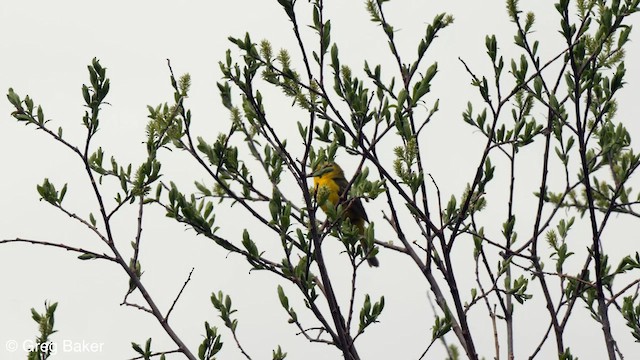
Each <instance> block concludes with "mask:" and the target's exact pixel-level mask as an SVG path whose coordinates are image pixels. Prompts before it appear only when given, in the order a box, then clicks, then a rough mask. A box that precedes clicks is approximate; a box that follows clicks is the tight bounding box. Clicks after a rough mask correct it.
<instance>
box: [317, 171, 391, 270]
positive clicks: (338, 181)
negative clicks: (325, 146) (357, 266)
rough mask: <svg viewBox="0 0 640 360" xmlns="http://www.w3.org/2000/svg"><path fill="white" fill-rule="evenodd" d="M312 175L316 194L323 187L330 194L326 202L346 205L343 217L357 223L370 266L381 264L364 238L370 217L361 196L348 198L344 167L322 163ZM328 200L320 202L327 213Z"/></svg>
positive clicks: (361, 242)
mask: <svg viewBox="0 0 640 360" xmlns="http://www.w3.org/2000/svg"><path fill="white" fill-rule="evenodd" d="M310 176H313V185H314V188H315V189H314V191H315V192H316V194H317V193H318V192H319V191H320V190H321V189H323V190H322V191H326V192H327V194H328V196H327V200H326V202H330V203H331V204H332V205H333V206H334V207H337V206H338V205H342V206H343V207H344V209H343V215H342V217H343V219H349V221H350V222H351V224H352V225H355V226H356V228H357V229H358V234H359V235H360V244H361V245H362V251H363V253H364V255H365V257H366V259H367V263H369V265H370V266H375V267H377V266H379V265H380V262H379V261H378V258H376V257H375V255H371V251H372V250H373V249H372V248H370V247H369V246H368V245H367V243H366V241H365V238H364V237H365V227H364V223H365V221H366V222H368V221H369V218H368V217H367V213H366V212H365V211H364V207H363V206H362V201H360V199H359V198H351V199H347V194H346V193H345V192H346V190H347V187H348V185H349V182H348V181H347V179H345V177H344V171H342V168H341V167H340V166H339V165H338V164H336V163H335V162H327V163H321V164H320V165H318V166H317V167H316V168H315V169H314V172H313V173H312V174H311V175H310ZM326 202H325V203H324V204H320V208H321V209H322V211H324V212H325V213H327V204H326Z"/></svg>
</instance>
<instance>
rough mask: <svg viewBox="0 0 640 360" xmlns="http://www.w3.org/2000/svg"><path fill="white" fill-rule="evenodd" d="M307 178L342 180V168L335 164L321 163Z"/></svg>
mask: <svg viewBox="0 0 640 360" xmlns="http://www.w3.org/2000/svg"><path fill="white" fill-rule="evenodd" d="M309 177H314V178H325V179H336V178H343V177H344V172H343V171H342V168H341V167H340V166H339V165H338V164H336V163H335V162H323V163H320V164H318V166H316V167H315V169H314V170H313V173H311V174H309Z"/></svg>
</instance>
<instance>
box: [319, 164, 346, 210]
mask: <svg viewBox="0 0 640 360" xmlns="http://www.w3.org/2000/svg"><path fill="white" fill-rule="evenodd" d="M313 185H314V186H315V188H316V191H317V192H320V191H327V192H328V194H329V196H328V197H327V201H328V202H331V204H333V206H336V205H337V204H338V203H339V202H340V185H338V183H336V182H335V181H334V180H333V177H332V173H331V172H330V173H326V174H323V175H321V176H316V177H314V178H313ZM323 189H326V190H323ZM321 208H322V210H323V211H327V205H326V204H323V205H322V206H321Z"/></svg>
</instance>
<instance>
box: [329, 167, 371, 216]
mask: <svg viewBox="0 0 640 360" xmlns="http://www.w3.org/2000/svg"><path fill="white" fill-rule="evenodd" d="M333 180H334V181H335V182H336V184H338V187H339V188H340V202H342V203H344V202H346V200H347V194H345V190H346V189H347V186H348V185H349V182H348V181H347V179H345V178H343V177H341V178H334V179H333ZM349 203H350V204H349V210H350V211H353V213H354V214H356V215H357V216H358V217H359V218H362V219H364V221H366V222H369V218H368V217H367V213H366V211H364V206H362V201H360V198H353V199H350V201H349Z"/></svg>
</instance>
